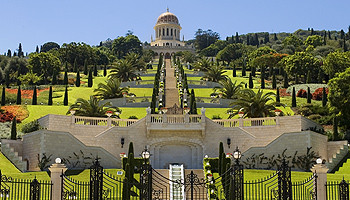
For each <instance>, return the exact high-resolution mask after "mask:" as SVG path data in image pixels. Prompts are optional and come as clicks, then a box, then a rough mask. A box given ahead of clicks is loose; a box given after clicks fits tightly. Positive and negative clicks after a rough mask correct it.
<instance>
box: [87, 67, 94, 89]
mask: <svg viewBox="0 0 350 200" xmlns="http://www.w3.org/2000/svg"><path fill="white" fill-rule="evenodd" d="M92 85H93V80H92V69H91V68H90V71H89V76H88V87H92Z"/></svg>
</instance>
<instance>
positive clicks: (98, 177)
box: [90, 158, 103, 200]
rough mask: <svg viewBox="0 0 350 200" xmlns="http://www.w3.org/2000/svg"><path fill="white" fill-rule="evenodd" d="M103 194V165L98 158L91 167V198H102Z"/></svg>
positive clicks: (93, 199) (94, 199)
mask: <svg viewBox="0 0 350 200" xmlns="http://www.w3.org/2000/svg"><path fill="white" fill-rule="evenodd" d="M102 195H103V167H102V166H101V165H100V162H99V161H98V158H96V159H95V161H94V163H93V165H92V166H91V167H90V200H102Z"/></svg>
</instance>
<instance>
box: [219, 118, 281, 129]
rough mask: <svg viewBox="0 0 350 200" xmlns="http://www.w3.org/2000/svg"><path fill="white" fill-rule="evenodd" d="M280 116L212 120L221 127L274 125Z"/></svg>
mask: <svg viewBox="0 0 350 200" xmlns="http://www.w3.org/2000/svg"><path fill="white" fill-rule="evenodd" d="M279 118H280V117H264V118H247V119H219V120H213V121H214V122H215V123H218V124H220V125H221V126H223V127H250V126H276V125H278V120H277V119H279Z"/></svg>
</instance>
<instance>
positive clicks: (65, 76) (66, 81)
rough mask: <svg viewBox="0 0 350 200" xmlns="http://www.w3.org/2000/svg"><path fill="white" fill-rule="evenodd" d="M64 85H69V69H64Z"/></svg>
mask: <svg viewBox="0 0 350 200" xmlns="http://www.w3.org/2000/svg"><path fill="white" fill-rule="evenodd" d="M63 85H68V72H67V69H66V70H65V71H64V78H63Z"/></svg>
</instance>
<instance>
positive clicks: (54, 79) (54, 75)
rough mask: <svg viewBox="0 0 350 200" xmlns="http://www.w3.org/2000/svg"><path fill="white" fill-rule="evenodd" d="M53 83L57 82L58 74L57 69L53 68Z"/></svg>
mask: <svg viewBox="0 0 350 200" xmlns="http://www.w3.org/2000/svg"><path fill="white" fill-rule="evenodd" d="M51 84H52V85H56V84H57V74H56V70H53V73H52V81H51Z"/></svg>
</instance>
